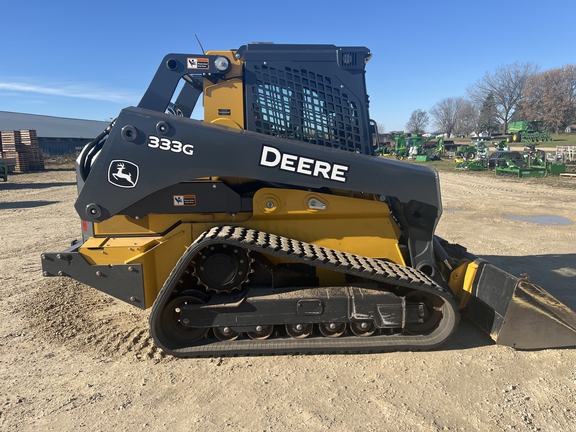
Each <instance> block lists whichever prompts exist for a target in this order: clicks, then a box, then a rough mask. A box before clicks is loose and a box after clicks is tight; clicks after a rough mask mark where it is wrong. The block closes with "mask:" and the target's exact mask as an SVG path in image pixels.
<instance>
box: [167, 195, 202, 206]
mask: <svg viewBox="0 0 576 432" xmlns="http://www.w3.org/2000/svg"><path fill="white" fill-rule="evenodd" d="M172 202H173V203H174V205H175V206H195V205H196V195H174V196H173V198H172Z"/></svg>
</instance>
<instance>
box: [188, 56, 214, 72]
mask: <svg viewBox="0 0 576 432" xmlns="http://www.w3.org/2000/svg"><path fill="white" fill-rule="evenodd" d="M186 68H187V69H209V68H210V60H209V59H207V58H196V57H188V58H187V59H186Z"/></svg>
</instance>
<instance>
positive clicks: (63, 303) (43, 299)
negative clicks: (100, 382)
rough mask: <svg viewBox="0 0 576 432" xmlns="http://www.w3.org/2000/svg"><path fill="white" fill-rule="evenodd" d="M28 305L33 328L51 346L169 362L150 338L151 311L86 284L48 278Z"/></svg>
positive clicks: (29, 319)
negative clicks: (124, 302)
mask: <svg viewBox="0 0 576 432" xmlns="http://www.w3.org/2000/svg"><path fill="white" fill-rule="evenodd" d="M27 303H28V304H27V306H28V307H26V308H25V311H26V312H25V313H26V315H27V319H28V322H29V323H30V326H31V328H32V329H33V330H34V331H36V332H38V333H39V335H40V336H41V337H42V338H43V339H44V340H46V341H48V342H50V343H53V344H56V345H60V346H65V347H67V348H68V349H70V350H72V351H81V352H85V353H88V354H90V355H96V356H104V357H111V358H117V357H128V358H133V359H135V360H152V361H159V360H161V359H162V358H164V355H163V353H162V351H161V350H159V349H158V348H157V347H156V346H154V343H153V340H152V338H151V337H150V335H149V332H148V312H146V311H143V310H140V309H136V308H134V307H133V306H130V305H127V304H123V303H122V302H121V301H120V300H116V299H114V298H112V297H110V296H107V295H106V294H103V293H100V292H99V291H97V290H94V289H92V288H90V287H88V286H86V285H84V284H82V283H80V282H77V281H75V280H72V279H68V278H46V279H44V280H42V281H41V282H40V284H39V290H38V295H37V296H35V297H34V298H32V299H31V300H29V301H28V302H27Z"/></svg>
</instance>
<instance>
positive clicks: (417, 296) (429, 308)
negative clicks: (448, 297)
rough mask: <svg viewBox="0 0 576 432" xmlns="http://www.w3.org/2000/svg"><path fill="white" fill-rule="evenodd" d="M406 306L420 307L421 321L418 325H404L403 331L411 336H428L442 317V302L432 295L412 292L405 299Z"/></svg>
mask: <svg viewBox="0 0 576 432" xmlns="http://www.w3.org/2000/svg"><path fill="white" fill-rule="evenodd" d="M405 299H406V304H407V305H408V304H410V303H416V304H419V305H421V306H422V313H421V315H422V316H421V317H420V318H421V319H422V322H419V323H414V322H412V323H406V325H405V326H404V330H406V331H407V332H408V333H411V334H428V333H430V332H431V331H432V330H434V329H435V328H436V327H438V325H439V324H440V322H441V321H442V317H443V316H444V301H443V300H442V299H441V298H440V297H438V296H435V295H434V294H432V293H427V292H423V291H414V292H411V293H410V294H408V295H407V296H406V297H405Z"/></svg>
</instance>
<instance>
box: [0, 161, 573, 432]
mask: <svg viewBox="0 0 576 432" xmlns="http://www.w3.org/2000/svg"><path fill="white" fill-rule="evenodd" d="M440 178H441V182H442V195H443V201H444V215H443V218H442V220H441V222H440V224H439V227H438V230H437V233H438V234H439V235H440V236H442V237H444V238H445V239H447V240H449V241H451V242H457V243H460V244H462V245H464V246H466V247H467V248H468V250H469V251H470V252H472V253H474V254H476V255H479V256H481V257H483V258H486V259H488V260H489V261H491V262H493V263H494V264H496V265H498V266H499V267H501V268H503V269H505V270H507V271H509V272H510V273H513V274H516V275H520V274H522V273H529V274H530V277H531V279H532V281H533V282H535V283H538V284H539V285H542V286H543V287H545V288H546V289H547V290H548V291H549V292H551V293H552V294H553V295H555V296H556V297H557V298H558V299H560V300H561V301H562V302H564V303H565V304H567V305H568V306H569V307H571V308H572V309H574V310H576V231H575V225H574V224H575V223H576V216H574V208H575V203H576V193H575V191H574V189H566V188H562V187H552V186H550V185H540V184H539V183H538V182H537V181H535V180H529V181H521V180H517V179H507V178H495V177H492V176H485V175H474V174H473V173H457V172H441V174H440ZM570 181H572V182H574V181H575V180H566V182H570ZM75 197H76V186H75V175H74V172H73V171H71V170H67V169H53V170H48V171H45V172H42V173H36V174H20V175H13V176H11V177H10V178H9V182H8V183H0V240H1V242H2V247H3V254H2V255H1V256H0V269H1V284H0V310H1V312H2V320H0V347H1V349H0V365H1V366H2V367H0V379H1V382H2V386H1V387H0V429H1V430H4V431H38V430H43V431H44V430H45V431H49V430H58V431H60V430H82V429H84V430H90V431H99V430H101V431H110V430H130V431H134V430H166V429H168V428H170V429H171V430H174V431H180V430H182V431H189V430H231V431H232V430H233V431H238V430H246V431H257V430H261V431H284V430H286V431H287V430H290V431H294V430H335V431H371V430H374V431H382V430H388V431H406V430H410V431H438V430H462V431H475V430H477V431H487V430H509V429H512V430H542V431H571V430H576V427H575V426H574V425H576V366H575V365H576V350H574V349H551V350H541V351H515V350H513V349H511V348H507V347H502V346H496V345H495V344H494V343H493V342H492V340H491V339H490V338H489V337H488V336H487V335H485V334H484V333H482V332H481V331H480V330H478V329H477V328H476V327H475V326H474V325H473V324H471V323H470V322H468V321H467V320H463V321H462V322H461V325H460V327H459V329H458V331H457V333H456V335H455V336H454V337H453V338H452V339H451V340H450V341H449V342H448V343H447V344H446V345H444V346H443V348H442V349H440V350H437V351H432V352H398V353H390V354H377V355H314V356H299V355H294V356H278V357H235V358H212V359H177V358H173V357H170V356H165V355H164V354H163V353H162V352H161V351H160V350H158V349H157V348H155V347H154V345H153V343H152V341H151V339H150V337H149V335H148V329H147V326H148V323H147V316H148V311H141V310H139V309H136V308H134V307H132V306H130V305H127V304H124V303H122V302H120V301H117V300H115V299H112V298H110V297H108V296H106V295H104V294H101V293H99V292H98V291H95V290H93V289H90V288H88V287H86V286H84V285H82V284H80V283H77V282H75V281H72V280H69V279H65V278H43V277H42V275H41V271H40V253H41V252H43V251H58V250H61V249H63V248H64V247H66V246H67V245H68V244H69V242H70V241H71V240H72V239H74V238H76V237H78V236H79V233H80V229H79V222H78V217H77V215H76V213H75V211H74V208H73V203H74V200H75ZM549 216H554V217H560V218H564V219H555V220H553V222H552V223H551V224H549V225H545V224H542V222H547V221H548V220H549V219H547V218H548V217H549ZM530 217H536V219H535V220H536V221H539V222H541V223H534V222H529V221H527V220H526V218H530ZM554 221H555V222H556V223H554ZM558 221H560V222H558Z"/></svg>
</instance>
